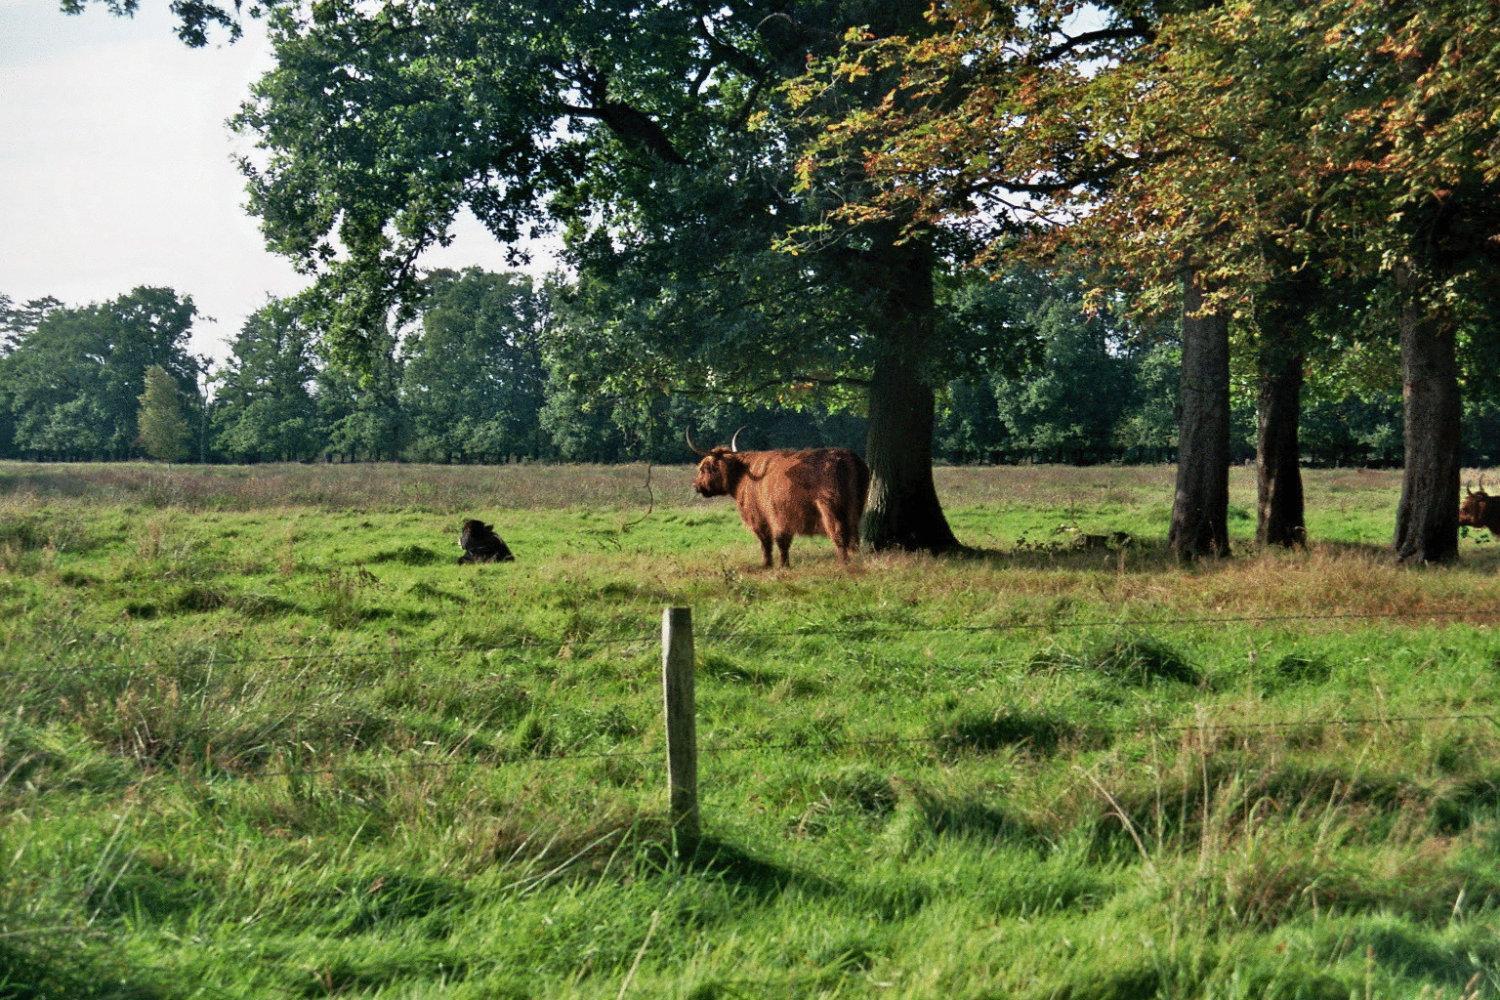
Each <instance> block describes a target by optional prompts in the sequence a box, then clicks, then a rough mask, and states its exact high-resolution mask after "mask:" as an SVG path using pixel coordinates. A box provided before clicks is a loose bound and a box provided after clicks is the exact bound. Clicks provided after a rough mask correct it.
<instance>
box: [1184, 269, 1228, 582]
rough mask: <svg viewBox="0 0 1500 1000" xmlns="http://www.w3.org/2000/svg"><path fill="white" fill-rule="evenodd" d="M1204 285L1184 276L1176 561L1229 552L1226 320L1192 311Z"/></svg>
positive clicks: (1190, 275) (1200, 303)
mask: <svg viewBox="0 0 1500 1000" xmlns="http://www.w3.org/2000/svg"><path fill="white" fill-rule="evenodd" d="M1203 292H1204V289H1203V287H1202V285H1201V284H1200V283H1199V281H1198V279H1197V277H1196V275H1195V274H1194V273H1193V272H1191V271H1189V272H1188V273H1187V274H1186V275H1185V276H1184V278H1183V292H1182V302H1183V312H1182V420H1181V422H1180V424H1179V425H1178V434H1177V490H1176V495H1175V496H1174V497H1173V501H1172V531H1171V535H1170V541H1171V546H1172V551H1173V552H1174V553H1175V554H1176V555H1177V556H1178V558H1181V559H1196V558H1198V557H1200V556H1227V555H1228V554H1229V321H1228V319H1227V318H1226V317H1224V316H1222V315H1219V314H1217V313H1210V314H1207V315H1196V314H1197V313H1199V312H1200V311H1201V310H1202V308H1203Z"/></svg>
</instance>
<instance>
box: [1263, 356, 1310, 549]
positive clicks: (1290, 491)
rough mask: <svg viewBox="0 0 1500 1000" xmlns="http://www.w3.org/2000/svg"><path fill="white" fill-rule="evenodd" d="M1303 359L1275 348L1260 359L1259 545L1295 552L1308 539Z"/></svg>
mask: <svg viewBox="0 0 1500 1000" xmlns="http://www.w3.org/2000/svg"><path fill="white" fill-rule="evenodd" d="M1301 415H1302V355H1301V354H1300V353H1295V352H1293V351H1288V350H1278V349H1276V348H1275V347H1271V348H1268V349H1267V350H1265V351H1262V353H1261V357H1260V396H1259V399H1258V400H1257V405H1256V432H1257V433H1256V441H1255V492H1256V527H1255V540H1256V541H1257V542H1259V543H1260V544H1262V545H1284V546H1286V547H1287V548H1291V547H1293V546H1296V545H1301V544H1302V543H1303V542H1305V541H1306V540H1307V526H1306V524H1305V522H1304V520H1303V518H1304V511H1303V501H1302V467H1301V464H1300V461H1301V457H1302V455H1301V448H1300V446H1299V443H1298V441H1297V425H1298V422H1299V421H1300V419H1301Z"/></svg>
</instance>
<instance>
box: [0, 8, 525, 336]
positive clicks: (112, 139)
mask: <svg viewBox="0 0 1500 1000" xmlns="http://www.w3.org/2000/svg"><path fill="white" fill-rule="evenodd" d="M142 8H143V9H142V11H141V13H140V14H138V15H137V16H136V17H135V18H134V19H132V20H126V19H121V18H115V17H111V16H109V15H108V14H107V13H106V12H105V11H104V10H103V9H102V8H101V9H90V10H88V11H87V12H86V13H84V14H83V15H81V16H78V17H67V16H64V15H63V14H61V13H59V12H58V10H57V3H56V0H0V292H4V293H6V294H9V295H11V296H12V297H13V298H16V299H27V298H34V297H36V296H39V295H48V294H50V295H56V296H57V297H58V298H60V299H62V300H63V301H65V302H68V303H83V302H90V301H97V300H100V299H105V298H109V297H112V296H114V295H118V294H119V293H121V292H124V291H128V290H129V289H131V288H133V287H135V286H136V285H170V286H171V287H173V288H176V289H177V290H178V291H179V292H184V293H188V294H191V295H192V296H193V298H194V300H195V301H196V302H197V303H198V308H199V310H200V311H201V312H203V313H205V314H206V315H208V316H212V317H214V318H215V319H216V320H217V322H216V323H207V322H203V323H200V325H199V328H198V330H197V333H196V335H195V337H194V341H193V348H194V350H196V351H200V352H208V353H211V354H213V355H214V356H215V357H216V358H222V357H223V356H224V354H225V349H224V343H225V342H226V341H227V339H228V338H229V337H231V336H233V334H234V333H235V331H236V330H238V329H239V326H240V324H241V322H242V321H243V320H244V318H245V316H246V315H247V314H249V313H250V312H252V311H253V310H254V309H255V308H256V307H257V306H258V305H259V304H260V303H262V302H264V301H265V297H266V295H267V294H275V295H283V294H287V293H290V292H295V291H297V290H298V289H299V288H301V287H302V286H303V284H304V283H305V279H303V278H302V277H301V276H300V275H298V274H297V273H296V272H294V271H293V270H292V268H291V266H290V265H289V264H288V263H287V262H286V261H285V260H283V259H282V258H279V257H276V256H274V255H272V254H270V253H267V252H266V251H265V249H264V248H263V246H262V243H261V238H260V232H259V230H258V229H257V228H256V223H255V220H254V219H252V218H250V217H248V216H247V215H246V214H245V213H244V210H243V208H242V206H243V204H244V200H245V198H244V188H243V182H242V179H241V178H240V175H239V173H238V171H237V170H236V168H235V166H234V163H233V159H232V158H233V156H234V154H235V152H236V151H237V150H241V149H243V148H244V146H245V141H244V140H243V139H239V138H236V137H235V136H233V135H231V133H230V132H229V130H228V129H227V128H226V127H225V125H224V122H225V120H226V119H228V117H229V116H230V115H231V114H232V113H233V112H234V110H235V109H236V107H237V106H238V104H239V102H240V100H241V99H242V98H243V97H244V96H245V94H246V93H247V92H248V89H249V86H250V83H251V81H253V80H254V79H255V78H256V77H257V76H258V75H259V74H260V73H261V72H263V71H264V70H265V69H266V68H268V67H269V65H270V55H269V49H268V46H267V44H266V42H265V36H264V33H263V32H262V30H261V28H260V25H259V24H257V23H255V22H253V21H252V22H249V23H247V25H246V31H245V36H244V38H243V39H241V40H240V41H239V42H237V43H235V44H233V45H228V44H220V45H216V46H210V47H208V48H205V49H189V48H187V47H186V46H184V45H182V44H181V43H180V42H179V41H177V38H176V36H175V35H174V34H173V33H172V28H171V26H172V22H171V19H170V17H169V15H168V14H167V3H166V0H148V2H146V3H144V4H142ZM459 234H460V235H459V239H458V240H457V241H455V243H454V244H453V246H451V247H448V248H446V249H440V250H437V251H434V252H433V253H432V254H430V255H429V256H428V257H426V258H424V259H423V263H424V264H427V265H429V266H433V265H442V266H450V267H461V266H464V265H466V264H479V265H481V266H484V267H489V268H492V269H495V270H501V269H503V268H504V267H505V261H504V255H503V250H502V248H501V247H500V246H499V245H498V244H497V243H495V242H494V240H493V239H491V238H490V237H489V235H488V234H487V233H485V232H484V230H483V229H482V228H480V226H479V225H478V223H475V222H473V220H469V222H468V224H467V225H464V226H461V227H460V229H459ZM545 264H546V261H539V262H538V264H537V268H538V269H539V268H542V267H544V266H545Z"/></svg>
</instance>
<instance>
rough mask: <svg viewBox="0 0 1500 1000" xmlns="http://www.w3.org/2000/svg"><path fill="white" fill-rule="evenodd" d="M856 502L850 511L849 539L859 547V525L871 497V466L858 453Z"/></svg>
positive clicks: (854, 545)
mask: <svg viewBox="0 0 1500 1000" xmlns="http://www.w3.org/2000/svg"><path fill="white" fill-rule="evenodd" d="M853 493H854V503H853V505H852V507H851V509H850V511H849V524H848V526H847V529H846V530H847V531H848V532H849V541H850V544H851V546H852V547H853V548H854V549H858V548H859V526H860V523H861V522H862V521H864V519H865V503H866V501H868V500H869V498H870V467H869V466H868V465H866V464H865V460H864V459H862V458H860V457H859V456H858V455H855V456H854V491H853Z"/></svg>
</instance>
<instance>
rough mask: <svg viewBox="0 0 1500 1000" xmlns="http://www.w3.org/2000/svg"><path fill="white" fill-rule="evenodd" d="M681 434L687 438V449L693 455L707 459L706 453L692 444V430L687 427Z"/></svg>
mask: <svg viewBox="0 0 1500 1000" xmlns="http://www.w3.org/2000/svg"><path fill="white" fill-rule="evenodd" d="M683 433H684V434H685V435H686V436H687V443H688V447H689V448H691V449H693V454H695V455H697V456H698V457H699V458H705V457H707V455H708V452H706V451H704V450H703V449H702V448H700V447H698V446H697V445H695V444H693V429H692V428H691V427H689V428H687V429H686V430H685V431H684V432H683Z"/></svg>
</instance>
